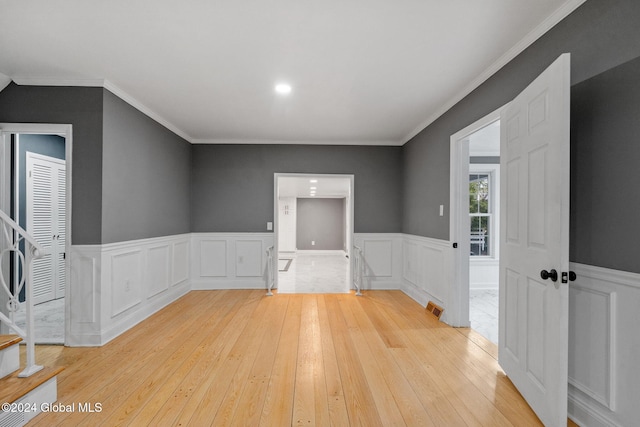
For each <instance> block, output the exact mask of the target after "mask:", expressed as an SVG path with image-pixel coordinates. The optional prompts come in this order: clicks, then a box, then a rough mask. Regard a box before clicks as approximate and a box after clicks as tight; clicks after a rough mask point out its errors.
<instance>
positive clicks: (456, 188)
mask: <svg viewBox="0 0 640 427" xmlns="http://www.w3.org/2000/svg"><path fill="white" fill-rule="evenodd" d="M508 105H509V104H506V105H504V106H502V107H500V108H498V109H497V110H495V111H493V112H492V113H489V114H487V115H486V116H484V117H482V118H481V119H479V120H477V121H475V122H473V123H472V124H470V125H469V126H467V127H465V128H464V129H461V130H459V131H458V132H456V133H454V134H453V135H451V138H450V168H449V171H450V176H449V179H450V185H449V189H450V194H449V240H450V241H451V242H454V243H453V244H454V245H455V246H456V247H457V249H454V250H453V251H452V263H451V264H452V271H451V278H452V282H451V291H450V304H449V305H450V307H448V310H447V311H448V317H447V319H448V321H449V324H450V325H451V326H455V327H463V328H468V327H469V326H470V324H469V251H468V248H469V247H470V240H469V197H468V194H469V136H471V135H472V134H474V133H476V132H477V131H479V130H480V129H482V128H484V127H486V126H488V125H490V124H491V123H494V122H496V121H498V120H500V113H501V112H502V110H503V109H504V108H506V107H507V106H508ZM500 191H501V192H502V191H503V190H502V188H501V189H500ZM497 226H498V227H499V226H500V225H499V224H497ZM498 262H499V261H498Z"/></svg>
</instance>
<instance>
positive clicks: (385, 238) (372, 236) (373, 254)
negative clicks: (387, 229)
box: [353, 233, 403, 291]
mask: <svg viewBox="0 0 640 427" xmlns="http://www.w3.org/2000/svg"><path fill="white" fill-rule="evenodd" d="M402 239H403V236H402V234H399V233H354V234H353V244H354V245H356V246H358V247H359V248H361V249H362V256H363V268H364V271H363V274H362V286H361V290H362V291H367V290H382V289H400V286H401V283H402Z"/></svg>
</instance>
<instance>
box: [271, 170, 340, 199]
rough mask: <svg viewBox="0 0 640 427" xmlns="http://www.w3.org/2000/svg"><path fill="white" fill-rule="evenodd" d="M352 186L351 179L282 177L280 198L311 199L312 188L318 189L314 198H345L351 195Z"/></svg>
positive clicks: (280, 180) (279, 183) (279, 190)
mask: <svg viewBox="0 0 640 427" xmlns="http://www.w3.org/2000/svg"><path fill="white" fill-rule="evenodd" d="M311 180H316V181H317V182H311ZM350 184H351V181H350V179H349V178H345V177H330V176H327V175H319V176H304V177H301V176H281V177H278V197H279V198H282V197H311V196H310V192H311V187H316V188H315V193H316V195H315V196H314V197H317V198H321V197H334V198H343V197H347V196H348V195H349V188H350Z"/></svg>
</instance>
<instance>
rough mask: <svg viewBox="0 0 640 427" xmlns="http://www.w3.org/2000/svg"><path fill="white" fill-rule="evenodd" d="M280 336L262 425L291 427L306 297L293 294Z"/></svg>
mask: <svg viewBox="0 0 640 427" xmlns="http://www.w3.org/2000/svg"><path fill="white" fill-rule="evenodd" d="M289 299H290V301H289V306H288V307H287V313H286V315H285V320H284V327H283V330H282V333H281V336H280V342H279V345H278V351H277V353H276V357H275V360H274V362H273V373H272V375H271V378H270V379H269V387H268V388H267V393H266V395H265V401H264V407H263V411H262V416H261V418H260V425H261V426H265V427H268V426H288V425H291V424H292V423H291V419H292V414H293V400H294V393H295V380H296V378H297V375H298V372H297V360H298V346H299V339H300V319H301V318H302V312H301V310H302V296H301V295H291V296H290V297H289Z"/></svg>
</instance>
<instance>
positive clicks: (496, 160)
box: [469, 156, 500, 165]
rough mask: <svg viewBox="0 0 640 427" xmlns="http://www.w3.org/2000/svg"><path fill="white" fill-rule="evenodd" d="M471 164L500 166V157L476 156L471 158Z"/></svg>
mask: <svg viewBox="0 0 640 427" xmlns="http://www.w3.org/2000/svg"><path fill="white" fill-rule="evenodd" d="M469 164H472V165H474V164H476V165H499V164H500V157H498V156H474V157H469Z"/></svg>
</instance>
